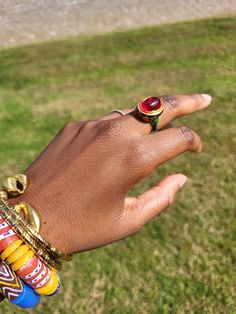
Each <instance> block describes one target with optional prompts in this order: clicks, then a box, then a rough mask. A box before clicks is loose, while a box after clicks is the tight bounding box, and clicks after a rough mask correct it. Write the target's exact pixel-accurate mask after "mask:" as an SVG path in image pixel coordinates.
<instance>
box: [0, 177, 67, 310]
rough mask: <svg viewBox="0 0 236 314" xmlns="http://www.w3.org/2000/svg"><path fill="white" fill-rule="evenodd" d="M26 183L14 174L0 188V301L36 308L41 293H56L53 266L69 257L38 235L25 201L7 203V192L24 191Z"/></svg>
mask: <svg viewBox="0 0 236 314" xmlns="http://www.w3.org/2000/svg"><path fill="white" fill-rule="evenodd" d="M28 183H29V180H28V178H27V177H26V176H25V175H16V176H14V177H10V178H8V179H7V180H5V182H4V184H3V190H0V300H1V299H3V298H4V297H5V298H6V299H8V300H9V301H10V302H12V303H14V304H16V305H19V306H21V307H26V308H30V307H35V306H36V305H37V304H38V303H39V300H40V295H47V296H52V295H55V294H56V293H58V291H59V289H60V280H59V277H58V274H57V272H56V269H55V267H56V268H60V267H61V260H64V259H67V258H68V257H67V256H65V255H64V254H63V253H62V252H60V251H59V250H57V249H56V248H54V247H53V246H51V245H50V244H49V243H48V242H46V240H44V239H43V238H42V237H41V236H40V235H39V229H40V219H39V217H38V215H37V213H36V211H34V210H33V209H32V208H31V207H30V206H29V205H27V204H25V203H20V204H18V205H16V207H14V206H12V205H11V204H9V202H8V194H9V195H11V196H14V197H16V196H18V195H20V194H22V193H24V191H25V190H26V189H27V185H28ZM28 206H29V207H28ZM21 209H23V212H24V217H23V216H22V215H21V214H22V213H21V212H20V211H21ZM31 214H32V215H31ZM35 217H36V218H35Z"/></svg>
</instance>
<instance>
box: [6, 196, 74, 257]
mask: <svg viewBox="0 0 236 314" xmlns="http://www.w3.org/2000/svg"><path fill="white" fill-rule="evenodd" d="M9 202H10V203H11V204H12V205H16V204H18V203H20V202H24V203H27V204H29V205H30V206H31V207H33V208H34V209H36V210H37V212H38V214H39V216H40V220H41V228H40V232H39V234H40V235H41V236H42V237H43V238H44V239H45V240H46V241H47V242H49V243H50V244H51V245H53V246H55V247H56V248H57V249H58V250H60V251H62V252H63V253H64V254H66V255H67V254H71V249H70V247H69V245H68V244H70V241H69V239H68V238H67V236H65V235H63V233H64V232H63V231H65V230H64V229H63V228H62V230H63V231H60V230H61V220H60V219H59V217H60V215H58V214H55V212H54V211H53V210H52V207H51V206H48V204H47V203H46V202H45V199H44V198H42V197H41V196H40V195H39V194H36V193H33V192H32V191H30V190H29V191H27V192H26V193H24V194H22V195H20V196H18V197H17V198H12V199H10V200H9ZM57 209H58V207H57ZM66 235H68V234H66ZM62 239H63V241H62Z"/></svg>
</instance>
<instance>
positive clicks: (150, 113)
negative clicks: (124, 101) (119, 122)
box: [136, 96, 164, 131]
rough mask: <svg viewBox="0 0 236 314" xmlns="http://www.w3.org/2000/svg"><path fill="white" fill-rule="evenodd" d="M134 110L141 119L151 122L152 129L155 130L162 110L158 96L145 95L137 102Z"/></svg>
mask: <svg viewBox="0 0 236 314" xmlns="http://www.w3.org/2000/svg"><path fill="white" fill-rule="evenodd" d="M136 110H137V112H138V114H139V116H140V117H141V118H142V120H143V121H145V122H149V123H151V125H152V128H153V131H156V129H157V124H158V119H159V117H160V115H161V114H162V112H163V111H164V107H163V104H162V102H161V100H160V98H158V97H156V96H151V97H146V98H144V99H142V100H141V101H140V102H139V104H138V105H137V107H136Z"/></svg>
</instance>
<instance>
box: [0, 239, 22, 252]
mask: <svg viewBox="0 0 236 314" xmlns="http://www.w3.org/2000/svg"><path fill="white" fill-rule="evenodd" d="M16 240H19V237H18V236H17V235H12V236H11V237H8V238H5V239H3V240H2V241H0V252H3V251H4V250H5V249H6V248H7V247H8V246H9V245H10V244H12V243H13V242H14V241H16Z"/></svg>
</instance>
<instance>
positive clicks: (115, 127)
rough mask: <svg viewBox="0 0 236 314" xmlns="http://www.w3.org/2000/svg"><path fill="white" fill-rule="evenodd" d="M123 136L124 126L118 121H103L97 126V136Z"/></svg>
mask: <svg viewBox="0 0 236 314" xmlns="http://www.w3.org/2000/svg"><path fill="white" fill-rule="evenodd" d="M121 134H124V126H123V125H122V124H121V123H120V122H119V121H112V120H109V121H103V122H101V123H100V126H99V135H102V136H108V137H110V136H112V137H113V136H117V135H121Z"/></svg>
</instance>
